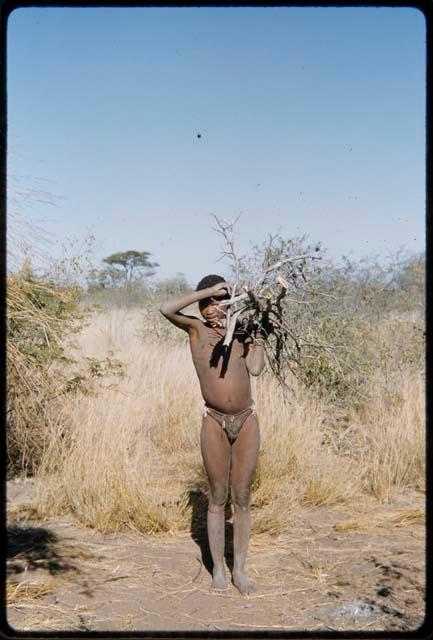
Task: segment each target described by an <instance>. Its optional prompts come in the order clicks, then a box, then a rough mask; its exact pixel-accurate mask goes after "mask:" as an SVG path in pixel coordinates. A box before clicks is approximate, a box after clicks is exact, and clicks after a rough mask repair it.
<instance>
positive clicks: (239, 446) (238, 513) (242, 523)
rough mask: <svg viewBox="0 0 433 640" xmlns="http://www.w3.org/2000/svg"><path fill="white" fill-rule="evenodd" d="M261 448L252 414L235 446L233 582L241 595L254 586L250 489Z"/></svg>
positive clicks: (232, 482) (232, 490) (233, 478)
mask: <svg viewBox="0 0 433 640" xmlns="http://www.w3.org/2000/svg"><path fill="white" fill-rule="evenodd" d="M259 448H260V431H259V423H258V420H257V417H256V415H255V414H252V415H251V416H249V417H248V418H247V419H246V421H245V422H244V424H243V426H242V429H241V431H240V433H239V436H238V437H237V439H236V441H235V442H234V444H233V446H232V481H231V484H232V486H231V494H232V503H233V508H234V514H233V551H234V564H233V583H234V584H235V585H236V587H238V589H239V591H240V592H241V593H249V592H250V591H252V590H253V584H252V582H251V580H250V579H249V578H248V577H247V576H246V574H245V560H246V557H247V551H248V542H249V539H250V532H251V511H250V490H251V483H252V480H253V477H254V472H255V470H256V466H257V460H258V456H259Z"/></svg>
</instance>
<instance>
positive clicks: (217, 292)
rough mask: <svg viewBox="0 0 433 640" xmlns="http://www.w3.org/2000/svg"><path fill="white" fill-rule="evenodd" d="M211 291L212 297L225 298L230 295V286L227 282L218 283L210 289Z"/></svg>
mask: <svg viewBox="0 0 433 640" xmlns="http://www.w3.org/2000/svg"><path fill="white" fill-rule="evenodd" d="M210 291H211V293H212V296H215V297H218V296H225V295H226V294H227V293H228V294H230V286H229V285H228V284H227V282H218V283H217V284H214V286H213V287H211V288H210Z"/></svg>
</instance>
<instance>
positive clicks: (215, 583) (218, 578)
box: [212, 571, 227, 591]
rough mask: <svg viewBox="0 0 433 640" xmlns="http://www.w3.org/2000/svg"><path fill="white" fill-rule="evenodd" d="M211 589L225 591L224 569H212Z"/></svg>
mask: <svg viewBox="0 0 433 640" xmlns="http://www.w3.org/2000/svg"><path fill="white" fill-rule="evenodd" d="M212 591H227V582H226V577H225V573H224V571H214V573H213V576H212Z"/></svg>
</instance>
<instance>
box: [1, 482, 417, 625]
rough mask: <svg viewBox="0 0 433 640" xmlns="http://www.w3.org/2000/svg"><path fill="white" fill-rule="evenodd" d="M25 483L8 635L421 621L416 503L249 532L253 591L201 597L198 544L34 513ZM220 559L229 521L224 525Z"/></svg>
mask: <svg viewBox="0 0 433 640" xmlns="http://www.w3.org/2000/svg"><path fill="white" fill-rule="evenodd" d="M33 493H34V485H33V482H32V481H26V482H23V481H20V482H10V483H8V494H7V497H8V505H7V507H8V533H9V548H8V609H7V617H8V622H9V625H10V626H11V627H13V628H14V629H16V630H51V631H52V630H82V631H86V630H87V631H134V630H135V631H142V630H146V631H149V630H166V631H169V630H170V631H171V630H195V631H199V630H207V631H210V630H217V631H218V630H233V631H237V632H243V631H249V630H253V631H258V630H259V631H260V630H263V631H265V630H269V631H278V630H362V629H365V630H368V631H374V630H413V629H416V628H418V627H419V626H420V625H421V624H422V622H423V619H424V582H425V580H424V578H425V576H424V560H425V559H424V550H425V544H424V543H425V541H424V534H425V529H424V520H423V517H422V511H423V507H424V496H423V495H422V494H419V493H415V492H413V493H405V494H403V495H401V496H399V497H398V498H396V499H395V501H394V502H393V503H392V504H387V505H380V504H379V503H377V502H376V501H368V502H367V501H366V502H362V503H358V504H357V505H356V506H354V505H352V506H351V508H350V510H349V509H348V508H347V507H346V508H343V507H338V508H332V509H331V508H325V507H319V508H314V509H309V510H308V509H304V510H300V511H299V512H297V513H295V514H291V515H290V518H289V520H288V527H287V530H286V531H285V532H284V533H283V534H281V535H279V536H278V537H270V536H268V535H256V536H253V537H252V540H251V545H250V553H249V561H248V568H249V574H250V576H251V577H252V578H253V579H254V580H255V582H256V585H257V590H256V592H255V593H254V594H253V595H250V596H241V595H240V593H239V592H238V591H237V589H236V588H235V587H234V586H233V585H230V587H229V589H228V592H227V593H226V594H224V595H214V594H212V593H211V592H210V591H209V587H210V573H209V569H210V567H211V565H210V558H209V550H208V548H207V544H206V540H205V539H200V538H197V536H194V539H193V537H192V536H191V534H190V533H183V534H176V535H168V534H166V535H160V536H145V535H141V534H139V533H138V532H137V533H136V532H133V531H131V532H128V533H127V534H125V533H122V534H105V535H104V534H102V533H98V532H95V531H93V530H91V529H87V528H85V527H82V526H80V525H79V524H78V523H77V522H76V521H74V520H73V519H72V518H52V519H46V520H43V521H41V520H37V519H35V518H34V510H33V508H32V497H33ZM226 537H227V548H228V549H227V561H228V565H229V566H230V563H231V539H232V527H231V523H230V522H228V523H227V536H226Z"/></svg>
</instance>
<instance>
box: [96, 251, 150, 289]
mask: <svg viewBox="0 0 433 640" xmlns="http://www.w3.org/2000/svg"><path fill="white" fill-rule="evenodd" d="M151 255H152V254H151V253H150V252H149V251H118V252H117V253H113V254H111V255H110V256H107V257H106V258H104V259H103V260H102V262H104V263H105V264H106V265H107V266H106V267H102V268H99V269H96V268H94V269H92V270H91V271H90V272H89V275H88V278H87V283H88V286H89V289H115V288H119V287H122V286H125V285H130V284H132V283H135V282H140V281H143V279H144V278H150V277H151V276H153V275H154V274H155V268H156V267H159V264H158V263H157V262H151V261H150V260H149V258H150V256H151Z"/></svg>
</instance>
